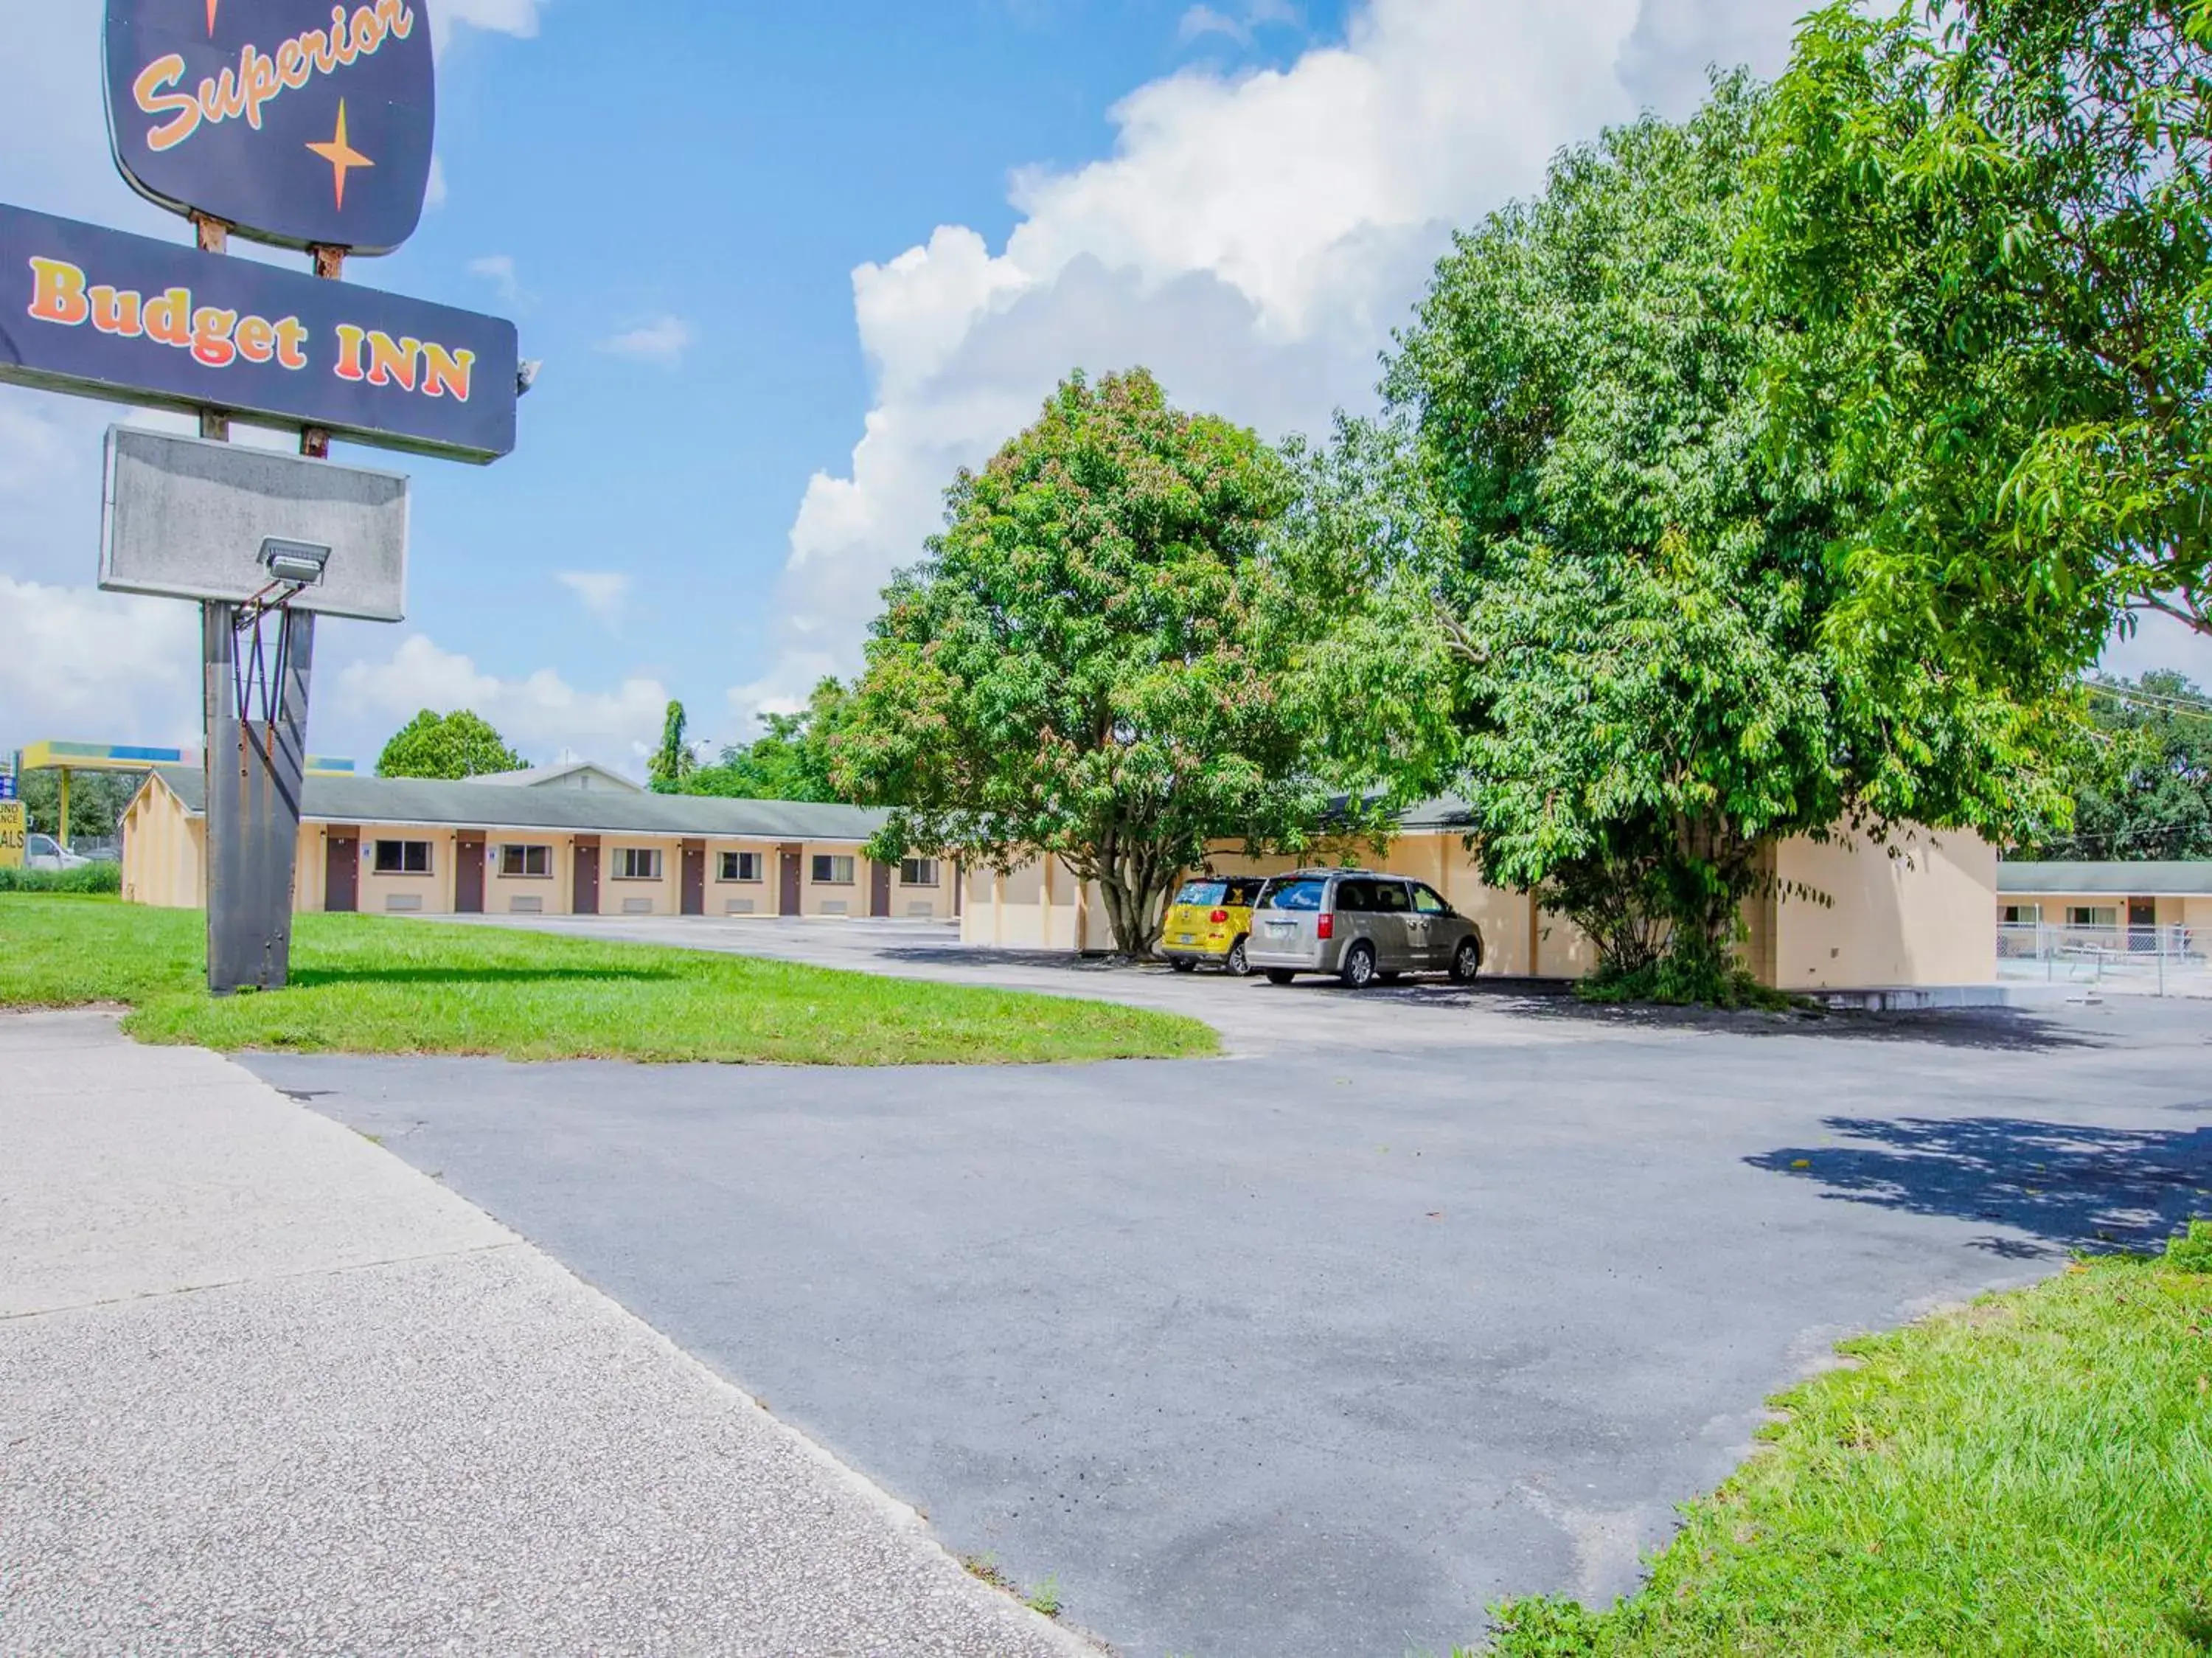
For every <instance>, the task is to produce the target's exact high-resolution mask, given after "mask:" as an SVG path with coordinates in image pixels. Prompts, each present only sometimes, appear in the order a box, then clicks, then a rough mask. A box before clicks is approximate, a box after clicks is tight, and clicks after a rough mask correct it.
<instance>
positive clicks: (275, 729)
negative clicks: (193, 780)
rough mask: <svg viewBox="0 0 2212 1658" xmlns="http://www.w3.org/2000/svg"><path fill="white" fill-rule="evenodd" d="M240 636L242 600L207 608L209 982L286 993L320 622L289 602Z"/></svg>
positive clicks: (203, 622)
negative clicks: (272, 635)
mask: <svg viewBox="0 0 2212 1658" xmlns="http://www.w3.org/2000/svg"><path fill="white" fill-rule="evenodd" d="M266 620H267V622H268V623H269V624H270V626H271V628H273V631H275V632H276V635H277V638H276V646H275V650H274V655H273V658H272V657H271V655H269V654H268V651H267V649H266V646H267V638H266V632H265V631H264V627H263V625H262V624H261V623H259V622H249V623H248V624H247V627H248V630H249V631H246V632H245V633H241V632H240V630H239V625H238V607H237V606H235V605H229V604H219V603H212V602H210V603H206V604H203V605H202V606H201V607H200V630H201V637H202V643H203V646H204V649H203V652H202V658H203V664H204V669H205V674H206V679H205V692H204V707H205V711H206V716H207V943H208V989H209V990H210V991H212V992H213V993H214V994H215V995H216V996H229V995H231V994H233V993H234V992H236V991H274V990H282V989H283V987H284V985H285V984H286V983H287V982H288V981H289V978H290V977H291V970H292V888H293V882H294V879H295V873H296V871H295V865H296V864H297V863H298V858H299V850H300V793H301V785H302V783H303V782H304V780H305V778H306V775H307V684H308V679H309V675H310V673H311V671H312V670H313V666H314V654H315V619H314V618H313V616H312V615H310V614H308V613H306V612H304V611H302V612H298V613H295V612H293V611H290V610H285V611H283V612H281V613H275V614H273V615H271V616H270V617H269V618H267V619H266Z"/></svg>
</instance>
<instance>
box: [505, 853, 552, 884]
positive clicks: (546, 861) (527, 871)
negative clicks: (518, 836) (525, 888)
mask: <svg viewBox="0 0 2212 1658" xmlns="http://www.w3.org/2000/svg"><path fill="white" fill-rule="evenodd" d="M499 872H500V874H501V875H506V876H507V877H509V878H510V879H513V880H518V881H520V880H531V879H537V878H541V877H544V876H549V875H551V874H552V873H553V849H552V848H551V847H550V846H502V847H501V848H500V849H499Z"/></svg>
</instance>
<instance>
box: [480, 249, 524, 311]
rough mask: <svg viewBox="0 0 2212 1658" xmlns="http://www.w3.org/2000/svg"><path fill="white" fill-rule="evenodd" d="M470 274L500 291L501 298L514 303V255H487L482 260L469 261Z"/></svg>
mask: <svg viewBox="0 0 2212 1658" xmlns="http://www.w3.org/2000/svg"><path fill="white" fill-rule="evenodd" d="M469 274H470V275H471V276H472V277H483V279H484V280H485V281H486V282H488V283H491V285H492V286H493V287H495V288H496V289H497V290H499V296H500V297H501V299H503V300H506V301H507V302H510V303H512V302H513V299H514V294H515V287H514V256H513V254H512V253H487V254H485V255H484V256H483V258H482V259H471V260H470V261H469Z"/></svg>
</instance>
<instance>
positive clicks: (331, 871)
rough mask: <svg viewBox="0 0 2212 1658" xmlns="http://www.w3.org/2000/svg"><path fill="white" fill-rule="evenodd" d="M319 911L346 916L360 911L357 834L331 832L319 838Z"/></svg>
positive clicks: (348, 831)
mask: <svg viewBox="0 0 2212 1658" xmlns="http://www.w3.org/2000/svg"><path fill="white" fill-rule="evenodd" d="M323 908H324V909H325V910H327V911H330V912H331V914H332V915H334V916H349V915H351V914H353V912H354V911H356V910H358V909H360V908H361V831H360V830H358V829H332V830H331V831H330V832H328V833H327V834H326V835H325V836H324V838H323Z"/></svg>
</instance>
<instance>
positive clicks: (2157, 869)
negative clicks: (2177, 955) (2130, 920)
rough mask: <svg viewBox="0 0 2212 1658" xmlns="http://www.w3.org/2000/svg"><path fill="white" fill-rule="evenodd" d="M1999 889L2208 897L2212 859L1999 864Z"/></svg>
mask: <svg viewBox="0 0 2212 1658" xmlns="http://www.w3.org/2000/svg"><path fill="white" fill-rule="evenodd" d="M1997 891H1998V892H1999V893H2003V894H2007V895H2010V894H2013V893H2020V894H2023V895H2027V894H2033V893H2054V894H2057V895H2058V896H2060V897H2063V896H2065V895H2066V894H2067V893H2081V895H2083V896H2084V897H2089V896H2098V897H2103V896H2108V895H2109V896H2111V897H2113V898H2212V862H2205V863H2001V864H1999V865H1998V866H1997Z"/></svg>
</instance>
